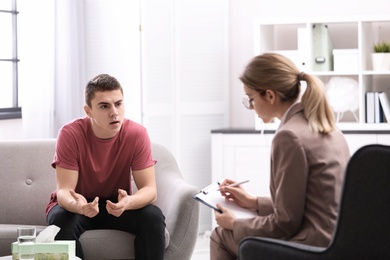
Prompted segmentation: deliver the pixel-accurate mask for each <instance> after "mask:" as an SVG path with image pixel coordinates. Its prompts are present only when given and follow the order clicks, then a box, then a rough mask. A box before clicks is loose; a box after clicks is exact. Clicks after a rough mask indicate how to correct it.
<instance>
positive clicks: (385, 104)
mask: <svg viewBox="0 0 390 260" xmlns="http://www.w3.org/2000/svg"><path fill="white" fill-rule="evenodd" d="M378 96H379V101H380V104H381V106H382V111H383V114H384V116H385V118H386V122H387V123H390V103H389V99H388V98H387V96H386V93H384V92H380V93H379V95H378Z"/></svg>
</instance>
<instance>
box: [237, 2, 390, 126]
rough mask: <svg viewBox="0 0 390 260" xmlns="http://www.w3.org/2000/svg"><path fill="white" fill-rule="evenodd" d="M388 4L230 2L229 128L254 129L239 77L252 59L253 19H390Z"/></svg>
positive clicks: (389, 4) (252, 116)
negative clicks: (377, 17)
mask: <svg viewBox="0 0 390 260" xmlns="http://www.w3.org/2000/svg"><path fill="white" fill-rule="evenodd" d="M389 10H390V1H388V0H371V1H368V0H363V1H353V0H344V1H340V0H327V1H319V0H313V1H307V0H295V1H291V0H277V1H264V0H240V1H237V0H231V1H230V27H231V29H230V72H231V73H230V91H231V92H230V124H231V127H248V128H254V127H255V121H254V114H253V112H248V110H247V109H245V108H244V107H243V106H242V104H241V97H242V95H243V94H244V93H243V90H242V85H241V82H240V81H239V79H238V77H239V75H240V73H241V72H242V70H243V68H244V67H245V65H246V63H247V62H248V61H249V60H250V59H251V58H252V57H253V20H254V18H272V19H277V18H278V17H280V18H281V19H286V18H289V17H299V18H301V19H302V18H304V17H308V18H310V17H318V16H322V17H341V18H342V17H345V16H375V15H389Z"/></svg>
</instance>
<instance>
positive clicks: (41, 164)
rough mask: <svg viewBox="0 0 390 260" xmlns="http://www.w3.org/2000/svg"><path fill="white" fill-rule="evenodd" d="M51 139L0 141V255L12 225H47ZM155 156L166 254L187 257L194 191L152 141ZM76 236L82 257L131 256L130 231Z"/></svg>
mask: <svg viewBox="0 0 390 260" xmlns="http://www.w3.org/2000/svg"><path fill="white" fill-rule="evenodd" d="M54 150H55V139H47V140H17V141H0V197H1V200H0V256H5V255H10V254H11V243H12V242H14V241H16V227H18V226H20V225H33V226H36V227H37V230H38V232H39V231H41V230H42V229H44V228H45V227H46V225H47V224H46V219H45V207H46V204H47V203H48V202H49V197H50V194H51V192H52V191H53V190H54V189H55V186H56V185H55V174H54V169H53V168H52V167H51V165H50V164H51V161H52V159H53V155H54ZM152 151H153V158H154V159H155V160H157V164H156V167H155V168H156V180H157V190H158V199H157V202H156V203H155V204H156V205H157V206H159V207H160V208H161V210H162V211H163V213H164V215H165V217H166V224H167V226H166V229H167V232H166V234H167V242H169V244H168V245H167V248H166V252H165V259H177V260H183V259H184V260H185V259H190V258H191V255H192V252H193V250H194V247H195V243H196V238H197V234H198V224H199V203H197V202H196V201H195V200H194V199H192V195H193V194H195V193H197V192H198V189H197V188H196V187H195V186H192V185H189V184H188V183H186V182H185V181H184V179H183V177H182V175H181V172H180V170H179V168H178V165H177V163H176V160H175V158H174V157H173V155H172V154H171V153H170V152H169V151H168V150H167V149H166V148H165V147H163V146H162V145H160V144H157V143H152ZM80 241H81V243H82V245H83V249H84V254H85V259H86V260H88V259H134V247H133V241H134V236H133V235H131V234H128V233H125V232H122V231H118V230H91V231H87V232H85V233H84V234H83V235H82V236H81V238H80Z"/></svg>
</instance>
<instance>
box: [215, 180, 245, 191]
mask: <svg viewBox="0 0 390 260" xmlns="http://www.w3.org/2000/svg"><path fill="white" fill-rule="evenodd" d="M247 182H249V180H246V181H240V182H236V183H232V184H230V185H226V186H225V187H237V186H238V185H241V184H244V183H247ZM217 191H219V189H218V190H217Z"/></svg>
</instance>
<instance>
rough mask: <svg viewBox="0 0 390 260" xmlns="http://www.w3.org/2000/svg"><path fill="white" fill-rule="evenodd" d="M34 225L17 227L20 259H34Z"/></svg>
mask: <svg viewBox="0 0 390 260" xmlns="http://www.w3.org/2000/svg"><path fill="white" fill-rule="evenodd" d="M35 237H36V229H35V227H18V247H19V259H20V260H27V259H28V260H34V256H35V248H34V245H35Z"/></svg>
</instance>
